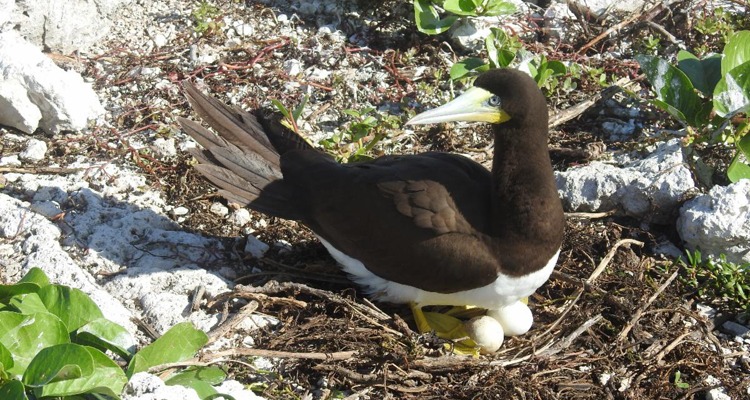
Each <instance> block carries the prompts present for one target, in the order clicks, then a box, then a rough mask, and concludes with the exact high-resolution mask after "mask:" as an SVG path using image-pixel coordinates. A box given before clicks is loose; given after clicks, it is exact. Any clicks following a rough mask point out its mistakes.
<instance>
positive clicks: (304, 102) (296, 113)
mask: <svg viewBox="0 0 750 400" xmlns="http://www.w3.org/2000/svg"><path fill="white" fill-rule="evenodd" d="M309 98H310V96H308V95H305V97H303V98H302V101H301V102H300V103H299V104H298V105H297V107H296V108H295V109H294V111H292V117H293V118H294V120H295V121H297V120H298V119H299V117H300V115H302V110H304V109H305V106H306V105H307V100H308V99H309Z"/></svg>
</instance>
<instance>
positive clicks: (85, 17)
mask: <svg viewBox="0 0 750 400" xmlns="http://www.w3.org/2000/svg"><path fill="white" fill-rule="evenodd" d="M131 2H132V0H17V1H16V2H15V7H9V8H5V7H0V9H1V10H3V12H2V13H0V14H3V13H6V12H7V14H6V17H7V18H8V19H10V20H12V21H14V22H15V24H17V26H18V29H19V30H20V32H21V35H22V36H23V37H25V38H26V39H28V40H29V41H31V42H32V43H34V44H35V45H37V46H39V47H41V48H44V49H45V50H50V51H54V52H59V53H64V54H67V53H72V52H74V51H86V50H88V48H89V47H90V46H91V45H92V44H94V43H96V42H98V41H100V40H101V39H102V38H104V37H105V36H106V35H107V33H108V32H109V27H110V25H111V23H112V22H111V21H110V19H109V16H110V15H111V14H112V13H113V12H114V11H115V10H116V9H117V8H118V7H120V6H121V5H122V4H126V3H131ZM11 3H13V1H11ZM0 4H2V2H0ZM6 10H7V11H6ZM2 18H3V17H0V22H2ZM0 27H2V24H0Z"/></svg>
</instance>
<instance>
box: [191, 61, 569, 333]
mask: <svg viewBox="0 0 750 400" xmlns="http://www.w3.org/2000/svg"><path fill="white" fill-rule="evenodd" d="M184 89H185V93H186V95H187V98H188V100H189V102H190V104H191V105H192V107H193V108H194V109H195V111H196V112H197V114H198V115H199V116H200V117H201V118H202V119H203V120H204V121H205V122H206V123H207V124H208V125H210V126H211V127H212V128H213V129H214V130H216V131H217V133H218V136H217V135H215V134H213V133H211V132H210V131H209V130H207V129H205V128H203V127H202V126H201V125H199V124H197V123H195V122H193V121H191V120H188V119H182V118H181V119H180V124H181V125H182V127H183V129H184V130H185V131H186V132H187V133H188V134H189V135H190V136H192V137H193V138H194V139H195V140H196V141H197V142H198V143H199V144H201V145H202V147H203V149H200V150H199V149H195V151H193V154H194V156H195V157H196V158H197V159H198V161H199V164H198V165H197V166H196V168H197V170H198V171H199V172H200V173H201V174H203V175H204V176H205V177H206V178H208V179H209V180H210V181H211V182H212V183H213V184H214V185H216V186H217V187H218V188H219V193H220V194H221V195H222V196H224V197H225V198H226V199H228V200H230V201H233V202H237V203H239V204H242V205H245V206H247V207H249V208H251V209H253V210H256V211H259V212H262V213H264V214H267V215H270V216H275V217H280V218H285V219H290V220H296V221H300V222H302V223H303V224H304V225H306V226H308V227H309V228H310V229H311V230H312V231H313V232H314V233H315V235H316V236H317V237H318V238H320V241H321V242H322V243H323V245H324V246H325V247H326V248H327V249H328V251H329V252H330V253H331V255H332V256H333V258H334V259H336V261H338V263H339V264H341V265H342V267H343V269H344V270H345V271H346V272H347V273H348V274H349V275H350V276H351V277H352V280H354V281H355V282H356V283H358V284H360V285H361V286H362V287H363V288H364V290H365V291H366V292H367V293H369V294H370V295H371V296H373V297H374V298H376V299H379V300H382V301H388V302H396V303H410V304H412V305H416V306H417V307H413V309H414V310H415V317H416V318H417V324H418V326H419V328H420V330H425V329H429V328H430V327H429V326H428V325H425V322H424V321H423V320H422V318H420V317H419V315H418V314H419V307H421V306H425V305H452V306H461V305H470V306H476V307H480V308H485V309H487V310H489V312H488V315H491V316H493V317H494V318H496V319H497V320H498V321H499V322H500V325H502V328H503V329H504V331H505V334H508V335H514V334H522V333H525V332H526V331H528V329H529V328H530V327H531V323H532V318H531V312H530V310H529V309H528V307H527V306H526V304H525V303H524V302H522V301H521V300H522V299H523V298H525V297H527V296H529V295H531V294H532V293H533V292H534V291H535V290H536V289H537V288H538V287H540V286H541V285H542V284H543V283H544V282H546V281H547V279H548V278H549V276H550V274H551V272H552V269H553V268H554V265H555V263H556V262H557V257H558V255H559V252H560V245H561V243H562V238H563V226H564V217H563V210H562V206H561V203H560V200H559V198H558V195H557V189H556V186H555V180H554V177H553V172H552V165H551V162H550V158H549V153H548V150H547V135H548V127H547V126H548V113H547V104H546V101H545V98H544V95H543V94H542V93H541V91H540V90H539V88H538V87H537V85H536V83H535V82H534V81H533V80H532V79H531V78H530V77H529V76H527V75H526V74H524V73H522V72H519V71H516V70H511V69H495V70H490V71H487V72H485V73H483V74H481V75H480V76H478V77H477V79H476V80H475V82H474V86H473V87H472V88H470V89H468V90H467V91H466V92H465V93H464V94H462V95H460V96H459V97H457V98H456V99H454V100H453V101H451V102H449V103H447V104H445V105H443V106H441V107H438V108H436V109H433V110H430V111H426V112H424V113H422V114H419V115H417V116H416V117H414V118H413V119H411V120H410V121H409V122H407V124H432V123H440V122H447V121H480V122H486V123H490V124H491V125H492V130H493V132H494V143H495V146H494V147H495V149H494V159H493V163H492V169H491V170H490V171H488V170H487V169H486V168H484V167H482V166H481V165H480V164H478V163H476V162H474V161H472V160H471V159H469V158H466V157H463V156H460V155H455V154H448V153H439V152H429V153H423V154H416V155H399V156H396V155H393V156H384V157H380V158H378V159H375V160H373V161H369V162H362V163H353V164H339V163H337V162H336V161H335V160H334V158H332V157H331V156H330V155H328V154H326V153H323V152H321V151H319V150H317V149H314V148H313V147H312V146H310V145H309V144H308V143H307V142H306V141H305V140H304V139H303V138H301V137H300V136H299V135H297V134H296V133H295V132H293V131H291V130H289V129H287V128H286V127H284V126H283V125H281V124H280V123H279V122H278V119H277V118H274V117H269V116H267V115H264V114H263V113H260V112H256V113H255V115H253V114H250V113H247V112H244V111H241V110H239V109H236V108H233V107H229V106H227V105H225V104H223V103H221V102H220V101H218V100H217V99H215V98H213V97H209V96H206V95H204V94H203V93H201V92H200V91H199V90H197V89H196V88H195V87H194V86H193V85H192V84H190V83H187V82H186V83H185V84H184Z"/></svg>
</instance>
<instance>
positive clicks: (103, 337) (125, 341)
mask: <svg viewBox="0 0 750 400" xmlns="http://www.w3.org/2000/svg"><path fill="white" fill-rule="evenodd" d="M75 342H76V343H79V344H86V345H90V346H93V347H95V348H98V349H99V350H111V351H112V352H114V353H117V355H119V356H120V357H122V358H125V359H130V358H131V357H132V356H133V351H134V350H135V345H136V343H135V339H133V337H132V336H131V335H130V333H129V332H128V331H127V329H125V328H123V327H122V326H120V325H118V324H116V323H114V322H112V321H110V320H108V319H106V318H99V319H96V320H94V321H91V322H89V323H88V324H86V325H84V326H82V327H80V328H79V329H78V331H77V332H76V336H75Z"/></svg>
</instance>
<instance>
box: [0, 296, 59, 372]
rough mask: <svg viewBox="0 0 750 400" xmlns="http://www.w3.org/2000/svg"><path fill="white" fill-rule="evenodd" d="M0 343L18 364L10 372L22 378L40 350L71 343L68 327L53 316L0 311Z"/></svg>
mask: <svg viewBox="0 0 750 400" xmlns="http://www.w3.org/2000/svg"><path fill="white" fill-rule="evenodd" d="M0 343H2V344H3V345H4V346H5V347H6V348H7V349H8V351H10V353H11V354H12V355H13V361H14V362H15V364H14V365H13V367H12V368H10V369H9V372H10V373H11V374H14V375H18V376H20V375H22V374H23V371H24V370H26V367H27V366H28V365H29V363H30V362H31V360H32V359H33V358H34V357H35V356H36V354H37V353H38V352H39V350H41V349H43V348H45V347H49V346H54V345H57V344H63V343H70V336H69V335H68V329H67V328H66V327H65V324H64V323H63V322H62V321H61V320H60V318H58V317H57V316H55V315H53V314H50V313H36V314H30V315H22V314H18V313H15V312H9V311H0Z"/></svg>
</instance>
